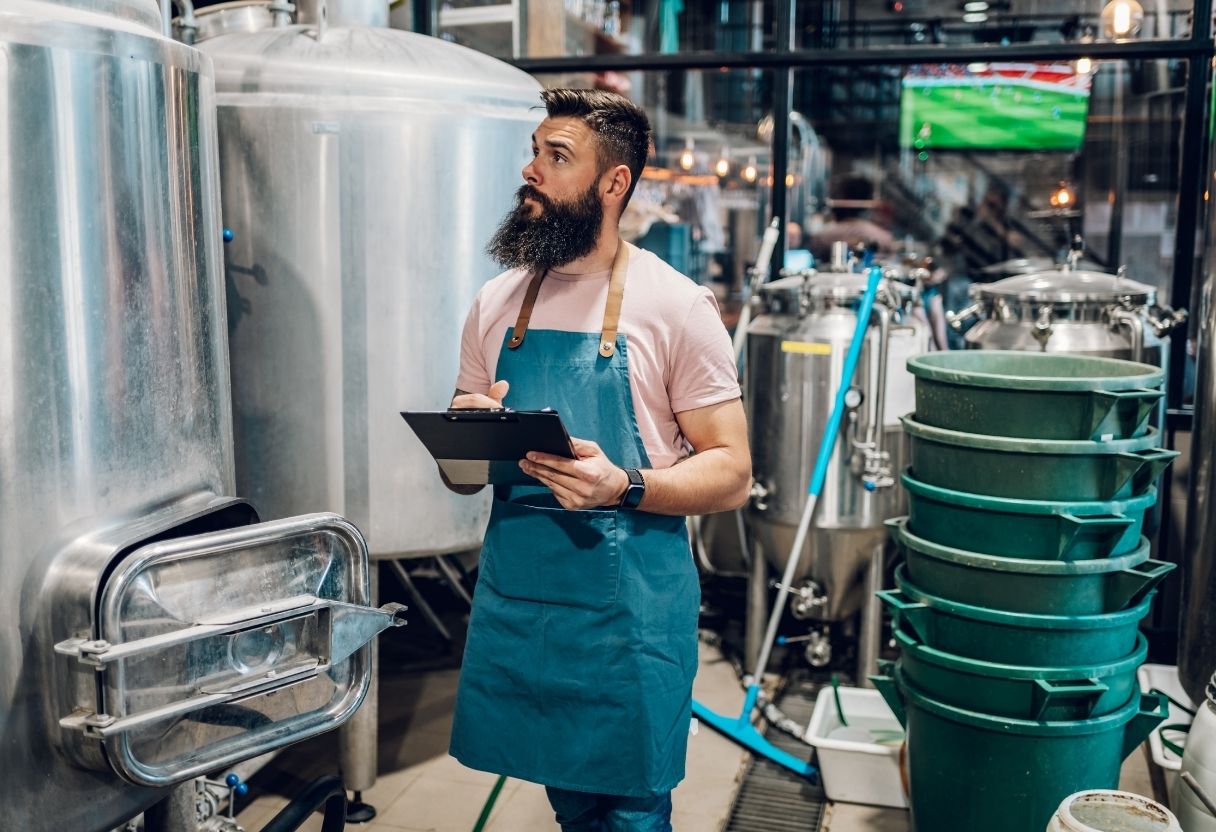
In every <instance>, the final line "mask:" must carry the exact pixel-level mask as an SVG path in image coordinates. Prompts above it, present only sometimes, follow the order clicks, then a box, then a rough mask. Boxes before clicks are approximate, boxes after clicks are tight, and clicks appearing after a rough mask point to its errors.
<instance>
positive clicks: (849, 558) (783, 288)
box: [747, 272, 929, 621]
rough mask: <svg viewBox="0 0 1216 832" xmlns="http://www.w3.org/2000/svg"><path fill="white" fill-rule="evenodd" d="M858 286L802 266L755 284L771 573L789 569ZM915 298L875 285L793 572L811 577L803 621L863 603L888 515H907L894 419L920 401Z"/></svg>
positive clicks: (761, 467)
mask: <svg viewBox="0 0 1216 832" xmlns="http://www.w3.org/2000/svg"><path fill="white" fill-rule="evenodd" d="M865 286H866V279H865V277H864V276H862V275H857V274H848V273H815V272H808V273H806V274H804V275H798V276H793V277H785V278H782V279H780V280H776V281H773V282H772V283H768V284H764V285H763V286H762V287H761V288H760V298H759V306H760V314H759V316H758V317H757V318H756V319H755V321H754V322H753V323H752V325H751V328H750V329H749V330H748V341H747V356H748V360H747V402H748V408H749V425H750V431H751V446H752V460H753V473H754V477H755V480H756V484H757V485H756V496H755V498H754V499H753V501H752V503H751V506H750V509H749V514H750V520H751V524H752V526H753V528H754V529H755V534H756V536H757V539H758V541H759V543H760V545H761V547H762V548H763V550H764V552H765V554H766V556H767V557H768V559H769V561H770V562H771V563H772V564H773V566H774V567H775V568H776V569H777V570H778V571H780V570H782V569H784V567H785V562H786V559H787V558H788V555H789V550H790V547H791V546H792V545H793V541H794V534H795V532H796V530H797V526H798V522H799V519H800V517H801V515H802V510H803V507H804V506H805V504H806V503H805V501H806V499H807V487H808V483H809V481H810V477H811V472H812V470H813V468H814V465H815V454H816V452H817V450H818V447H819V441H820V438H821V437H822V435H823V430H824V426H825V424H826V423H827V421H828V418H829V416H830V415H831V409H832V405H833V397H834V395H835V391H836V390H837V388H838V387H839V384H840V379H841V374H842V372H843V364H844V357H845V353H846V352H847V351H848V347H849V343H850V341H851V340H852V336H853V332H854V330H855V328H856V324H857V315H856V312H855V311H854V310H855V306H856V304H857V301H858V300H859V298H860V297H861V295H862V294H863V293H864V291H865ZM918 297H919V291H918V290H917V289H915V288H914V287H911V286H908V285H905V284H902V283H899V282H896V281H893V280H889V279H888V280H884V281H883V283H882V288H881V290H880V292H879V297H878V301H877V302H876V304H875V307H874V312H873V315H872V318H871V323H870V326H869V331H868V333H867V335H866V341H865V344H864V347H863V350H862V354H861V359H860V361H859V364H858V367H857V371H856V375H855V377H854V379H853V384H852V389H851V390H850V391H849V395H848V397H847V399H846V404H847V405H848V408H849V409H848V412H847V415H846V417H845V419H844V420H843V421H842V425H841V433H840V437H839V439H838V441H837V444H836V450H835V453H834V455H833V457H832V461H831V463H830V465H829V467H828V473H827V480H826V483H825V485H824V489H823V493H822V494H821V495H820V498H819V505H818V507H817V508H816V514H815V518H816V519H815V521H814V526H813V527H812V529H811V533H810V535H809V536H808V542H807V551H806V552H805V553H804V554H803V560H802V563H803V564H804V566H803V568H802V569H801V570H800V574H799V575H798V577H797V578H796V579H795V580H796V581H802V582H805V581H806V580H811V581H813V582H814V583H815V584H817V586H816V587H814V590H815V600H814V601H813V602H812V603H811V604H810V605H807V604H805V603H802V604H801V605H800V604H799V602H797V601H796V602H795V604H794V605H793V608H794V610H795V612H796V613H797V612H799V609H800V607H801V609H802V613H803V615H804V617H808V618H814V619H817V620H823V621H838V620H841V619H843V618H847V617H849V616H850V615H852V614H853V613H854V612H856V611H857V610H858V608H859V607H860V606H861V604H862V601H863V597H862V596H863V595H864V588H863V583H862V582H861V580H860V579H861V578H862V577H863V575H864V573H865V570H866V568H867V567H868V565H869V563H870V560H871V557H872V555H873V553H874V551H875V548H876V547H879V546H882V545H884V543H885V540H886V529H885V528H884V526H883V521H884V520H886V519H888V518H890V517H894V516H897V515H899V514H902V513H903V512H904V509H905V506H906V497H905V496H904V495H903V493H902V490H901V489H900V488H899V487H898V486H897V485H896V484H895V482H894V477H895V475H896V474H898V472H899V471H901V470H903V468H904V467H906V465H907V460H906V453H907V448H906V442H905V439H904V435H903V430H902V428H901V427H900V423H899V417H900V416H902V415H904V414H905V413H909V412H911V411H912V410H913V409H914V407H915V400H914V383H913V377H912V375H911V374H910V373H908V371H907V369H906V367H905V364H906V362H907V359H908V358H910V357H911V356H914V355H919V354H921V353H923V352H925V351H927V350H928V348H929V330H928V327H927V326H926V325H925V324H924V323H923V322H921V321H920V320H918V319H916V318H915V317H913V316H912V315H911V314H910V311H911V308H912V307H913V306H914V305H915V303H916V301H917V299H918ZM807 597H809V596H808V595H806V594H804V595H803V596H802V597H801V598H800V599H799V601H803V602H804V601H805V599H806V598H807Z"/></svg>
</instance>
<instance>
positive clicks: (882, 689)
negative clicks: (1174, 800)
mask: <svg viewBox="0 0 1216 832" xmlns="http://www.w3.org/2000/svg"><path fill="white" fill-rule="evenodd" d="M870 681H871V682H873V683H874V688H875V689H876V690H877V691H878V692H879V693H881V694H882V698H883V699H884V700H886V703H887V705H888V706H889V707H890V708H891V713H893V714H895V718H896V719H898V720H899V724H900V725H902V726H903V727H904V728H907V727H908V712H907V711H906V710H905V709H904V695H903V693H902V692H901V691H900V689H899V685H897V684H896V683H895V679H894V678H892V677H890V676H879V675H874V676H871V677H870ZM1125 756H1126V755H1125Z"/></svg>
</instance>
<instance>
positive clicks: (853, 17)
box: [796, 0, 1194, 48]
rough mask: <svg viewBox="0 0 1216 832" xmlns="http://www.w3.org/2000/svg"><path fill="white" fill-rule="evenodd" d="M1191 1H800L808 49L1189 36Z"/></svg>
mask: <svg viewBox="0 0 1216 832" xmlns="http://www.w3.org/2000/svg"><path fill="white" fill-rule="evenodd" d="M1193 5H1194V4H1193V0H1139V2H1137V0H1108V2H1101V0H1095V2H1093V3H1077V2H1076V0H1036V2H1016V3H1015V2H1011V0H959V1H958V2H949V3H944V2H941V0H848V2H843V3H842V2H837V0H800V2H798V3H797V6H796V29H797V33H798V34H797V35H796V41H797V43H798V44H799V45H800V46H801V47H802V48H846V47H871V46H902V45H910V44H925V45H929V44H977V43H986V44H994V45H1001V44H1013V43H1070V42H1079V41H1093V40H1112V39H1132V38H1140V39H1176V38H1187V37H1190V32H1191V11H1192V8H1193Z"/></svg>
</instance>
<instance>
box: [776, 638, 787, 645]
mask: <svg viewBox="0 0 1216 832" xmlns="http://www.w3.org/2000/svg"><path fill="white" fill-rule="evenodd" d="M777 646H779V647H784V646H785V636H777Z"/></svg>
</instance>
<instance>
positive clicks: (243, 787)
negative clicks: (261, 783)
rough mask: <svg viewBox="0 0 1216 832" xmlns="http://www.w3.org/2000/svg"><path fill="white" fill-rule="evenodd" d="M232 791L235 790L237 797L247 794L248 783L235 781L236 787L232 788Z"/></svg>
mask: <svg viewBox="0 0 1216 832" xmlns="http://www.w3.org/2000/svg"><path fill="white" fill-rule="evenodd" d="M233 791H234V792H236V796H237V797H244V796H245V795H247V794H249V784H248V783H237V785H236V788H235V789H233Z"/></svg>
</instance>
